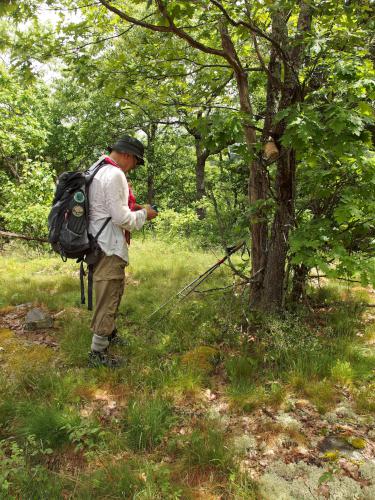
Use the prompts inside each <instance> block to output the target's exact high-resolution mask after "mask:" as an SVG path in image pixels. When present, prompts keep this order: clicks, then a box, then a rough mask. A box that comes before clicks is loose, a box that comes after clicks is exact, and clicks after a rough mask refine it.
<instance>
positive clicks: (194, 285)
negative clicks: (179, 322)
mask: <svg viewBox="0 0 375 500" xmlns="http://www.w3.org/2000/svg"><path fill="white" fill-rule="evenodd" d="M244 245H245V242H244V241H242V242H241V243H238V244H237V245H234V246H233V247H229V248H227V254H226V255H225V256H224V257H223V258H222V259H220V260H218V261H217V262H216V263H215V264H214V265H212V266H211V267H210V268H209V269H207V271H205V272H204V273H202V274H201V275H200V276H198V278H196V279H195V280H193V281H192V282H190V283H188V284H187V285H186V286H185V287H184V288H182V290H180V291H179V292H177V293H176V294H175V295H173V296H172V297H171V298H170V299H168V300H167V301H166V302H164V304H162V305H161V306H160V307H158V308H157V309H156V310H155V311H154V312H153V313H152V314H150V316H148V317H147V318H146V321H148V320H149V319H150V318H152V317H153V316H154V315H155V314H156V313H158V312H159V311H161V309H164V307H165V306H167V305H168V304H170V303H171V302H172V301H173V300H175V299H178V301H177V302H180V301H181V300H183V299H185V298H186V297H188V296H189V295H190V294H191V293H192V292H193V291H194V290H195V289H196V288H197V287H198V286H199V285H200V284H201V283H203V281H205V280H206V279H207V278H208V276H210V275H211V274H212V273H213V272H214V271H215V270H216V269H217V268H218V267H220V266H221V264H223V263H224V262H225V261H226V260H227V259H228V258H229V257H230V256H231V255H232V254H234V253H235V252H237V251H238V250H239V249H240V248H242V247H243V246H244ZM184 292H186V293H185V294H184Z"/></svg>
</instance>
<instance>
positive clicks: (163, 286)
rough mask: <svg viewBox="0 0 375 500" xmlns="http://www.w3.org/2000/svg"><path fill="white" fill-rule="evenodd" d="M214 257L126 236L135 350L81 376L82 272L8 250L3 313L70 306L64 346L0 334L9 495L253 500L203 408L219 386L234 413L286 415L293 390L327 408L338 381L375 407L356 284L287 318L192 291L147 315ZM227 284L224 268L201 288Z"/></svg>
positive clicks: (126, 306) (364, 410)
mask: <svg viewBox="0 0 375 500" xmlns="http://www.w3.org/2000/svg"><path fill="white" fill-rule="evenodd" d="M217 254H219V255H221V251H218V252H217ZM217 254H216V256H215V255H214V254H213V253H211V252H203V251H200V250H197V249H194V247H192V246H191V244H190V243H189V242H187V243H186V242H183V241H180V242H177V243H173V242H171V243H170V244H169V245H166V243H165V242H163V241H158V240H151V239H150V240H146V241H144V242H142V241H141V240H140V239H135V240H133V241H132V245H131V249H130V255H131V264H130V266H129V267H128V268H127V269H126V289H125V296H124V300H123V301H122V304H121V308H120V313H121V314H120V317H119V318H118V326H119V330H120V333H121V334H122V335H124V336H126V338H127V339H128V341H129V345H128V346H127V347H125V348H118V349H117V353H118V354H120V355H122V356H123V357H124V358H125V360H126V363H125V366H124V367H123V368H121V369H119V370H114V371H111V370H108V369H90V368H88V367H87V353H88V351H89V349H90V343H91V332H90V328H89V323H90V313H89V312H88V311H87V309H86V308H85V306H80V305H79V299H80V290H79V278H78V273H77V271H78V266H77V265H76V264H75V263H74V262H67V263H63V262H62V261H61V259H59V257H57V256H55V255H52V254H48V253H43V252H40V253H37V252H35V250H32V251H31V252H29V251H26V252H25V250H24V247H22V245H12V246H11V248H10V249H9V250H8V251H6V252H5V253H3V255H2V256H1V261H2V266H1V267H0V280H1V283H2V284H3V286H2V287H1V288H0V309H1V308H4V309H3V311H2V314H5V313H6V311H8V312H9V311H10V312H12V311H14V309H12V306H15V305H17V304H22V303H31V304H32V305H33V306H44V307H45V308H47V309H49V310H50V311H51V312H57V311H62V310H63V309H64V310H65V311H64V313H63V314H62V315H61V316H60V317H59V319H58V321H56V322H55V327H56V328H55V329H54V330H51V331H50V332H49V334H50V335H51V336H52V337H53V339H54V340H55V341H56V342H57V343H58V345H59V348H58V349H51V348H50V347H47V346H44V345H39V344H36V343H33V342H32V343H30V344H29V343H27V342H25V341H26V340H28V337H27V335H28V334H27V333H26V332H25V333H24V334H22V335H23V336H21V335H20V334H19V333H18V334H15V333H14V332H12V331H10V330H0V346H1V347H2V348H3V349H4V350H3V351H0V361H1V368H2V373H1V374H0V441H1V440H2V445H1V446H3V448H2V449H3V455H4V454H5V457H6V460H5V459H4V460H5V462H6V464H7V465H4V464H3V465H0V478H1V477H3V475H4V474H5V472H4V471H5V468H6V467H7V470H9V471H10V473H8V475H7V478H8V479H7V481H8V483H9V485H8V486H7V488H8V489H7V490H6V494H7V496H6V498H12V497H13V498H52V499H54V498H56V499H57V498H62V497H66V498H142V499H150V500H151V499H159V498H160V499H163V500H164V499H173V498H187V499H188V498H194V495H195V494H196V489H195V488H197V487H198V488H199V487H200V485H204V488H206V489H205V491H207V497H210V495H211V494H212V495H222V496H223V498H234V499H236V498H238V499H240V498H249V499H253V498H254V499H255V498H257V488H256V484H255V483H254V482H253V481H251V480H250V479H249V477H245V476H244V475H243V474H241V473H240V472H239V471H238V467H237V464H236V462H235V458H233V456H232V454H231V452H230V450H229V449H228V447H227V443H230V436H229V435H228V434H229V433H230V432H229V431H228V430H225V429H226V428H225V426H223V427H220V426H219V430H217V429H218V425H217V422H216V421H215V422H214V421H211V420H207V418H208V417H207V412H208V408H209V406H210V405H211V404H215V402H216V401H218V399H214V400H213V401H212V402H208V400H207V394H210V391H211V393H214V394H215V395H217V398H223V399H224V400H225V401H226V402H229V408H228V414H229V415H228V416H235V418H237V417H238V418H239V419H241V418H242V416H244V415H246V414H247V415H249V414H250V415H251V414H252V412H254V411H255V410H257V409H259V408H264V407H266V408H270V409H271V411H274V410H275V411H276V410H277V409H278V408H279V407H281V408H283V406H282V405H285V404H287V403H288V398H289V396H290V395H292V396H293V397H296V396H297V397H303V398H307V399H309V400H310V401H311V403H313V404H314V405H315V406H316V408H317V409H318V410H319V411H320V412H322V413H324V412H326V411H328V410H330V409H331V408H332V406H333V405H335V404H336V403H338V402H339V401H340V398H342V397H343V396H342V394H343V390H342V388H343V387H345V391H349V392H350V395H351V399H352V401H353V402H354V403H353V404H354V405H355V409H356V410H357V411H358V412H359V413H361V414H364V415H366V414H370V413H371V412H373V411H374V409H375V403H374V398H373V394H374V393H375V391H374V387H373V386H374V383H375V381H374V368H375V354H374V350H373V344H372V345H371V342H373V336H374V331H375V330H374V328H373V325H371V324H367V326H365V325H364V324H363V320H362V314H363V306H362V305H361V302H364V293H365V292H363V291H361V292H360V293H359V292H358V293H357V292H356V291H355V292H353V293H351V294H349V293H348V290H347V288H344V287H343V286H342V285H341V284H334V285H333V286H332V287H330V288H321V289H313V290H312V291H311V294H310V297H309V298H308V302H309V304H310V305H312V306H315V305H320V306H321V305H325V306H327V307H321V308H319V309H315V310H314V309H313V310H309V309H303V308H301V309H300V310H299V311H298V313H294V314H286V315H285V316H284V317H283V318H280V317H264V316H262V315H259V314H255V313H253V312H249V311H247V310H246V308H247V303H248V302H247V299H248V297H247V295H246V293H247V292H246V290H247V289H246V288H244V289H243V290H241V289H240V288H239V289H238V290H236V294H233V293H232V292H231V289H227V290H226V291H225V293H224V292H213V293H212V294H192V295H191V296H190V297H189V298H188V299H185V300H183V301H181V302H180V303H178V304H175V303H173V304H172V307H171V308H170V310H169V309H168V308H167V309H166V310H163V311H161V312H160V313H158V314H156V315H155V316H153V317H152V318H151V319H148V316H149V315H150V314H151V313H152V312H153V311H154V310H155V309H156V308H157V307H158V306H159V305H160V304H162V303H163V302H165V301H166V300H168V299H169V298H170V297H171V296H173V295H174V294H175V293H176V292H177V291H178V290H179V289H181V288H182V287H183V286H185V285H186V284H187V283H188V282H190V281H192V280H193V279H194V278H195V277H197V276H198V275H199V274H200V273H201V272H203V271H204V270H205V269H207V268H208V267H210V266H211V265H212V264H213V263H214V262H216V260H217V256H218V255H217ZM231 283H232V277H231V275H230V273H229V270H228V269H227V268H225V267H223V268H221V269H220V270H219V271H218V272H217V273H215V274H214V275H213V276H212V277H211V278H210V280H208V281H207V283H205V284H204V285H202V287H201V288H203V289H204V288H214V287H220V286H225V285H228V284H231ZM344 295H345V297H346V298H347V301H346V302H343V301H342V299H343V296H344ZM329 304H331V305H329ZM328 306H329V307H328ZM166 313H168V314H166ZM34 340H35V339H34ZM215 397H216V396H215ZM112 400H115V401H116V405H117V406H116V407H115V408H114V409H112V410H110V409H108V408H107V406H106V405H108V404H109V403H110V402H111V401H112ZM108 402H109V403H108ZM103 408H104V410H103ZM106 408H107V410H106ZM272 409H274V410H272ZM106 412H107V413H106ZM180 431H181V433H180ZM30 440H31V442H32V441H33V440H34V441H33V442H34V444H33V445H31V444H30ZM28 443H29V444H28ZM12 447H13V448H14V451H12ZM49 448H51V450H52V457H50V456H49V455H48V453H46V452H45V451H46V449H49ZM52 458H53V460H52ZM9 461H10V462H9ZM70 461H71V463H70ZM75 461H78V465H77V464H76V462H75ZM5 462H4V463H5ZM56 463H57V464H58V465H56ZM166 463H167V464H168V465H166ZM51 464H55V465H51ZM1 467H2V468H1ZM71 471H74V472H71ZM190 483H191V484H190ZM1 487H2V486H1ZM202 487H203V486H202ZM0 498H1V496H0Z"/></svg>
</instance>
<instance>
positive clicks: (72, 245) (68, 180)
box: [48, 159, 111, 310]
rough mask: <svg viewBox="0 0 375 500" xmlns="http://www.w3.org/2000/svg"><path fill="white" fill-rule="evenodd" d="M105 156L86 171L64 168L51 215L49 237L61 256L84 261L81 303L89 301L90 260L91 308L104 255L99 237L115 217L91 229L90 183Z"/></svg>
mask: <svg viewBox="0 0 375 500" xmlns="http://www.w3.org/2000/svg"><path fill="white" fill-rule="evenodd" d="M105 164H106V163H105V160H103V159H102V160H99V161H97V162H96V163H94V164H93V165H92V166H91V167H90V168H89V169H88V170H87V171H86V172H63V173H62V174H61V175H60V176H59V177H58V180H57V185H56V191H55V196H54V199H53V202H52V208H51V211H50V213H49V216H48V231H49V232H48V241H49V242H50V243H51V245H52V248H53V250H55V252H57V253H59V254H60V255H61V258H62V259H63V260H64V261H66V260H67V259H76V260H77V262H80V263H81V268H80V280H81V303H82V304H84V303H85V290H84V276H85V274H86V273H85V271H84V268H83V262H86V263H87V264H88V309H89V310H91V309H92V273H93V266H94V264H95V263H96V262H97V261H98V260H99V258H100V255H101V250H100V247H99V245H98V243H97V241H98V238H99V236H100V234H101V232H102V231H103V229H104V228H105V227H106V225H107V224H108V222H109V221H110V220H111V218H110V217H108V218H107V219H106V220H105V221H104V223H103V225H102V227H101V228H100V230H99V232H98V233H97V234H96V235H95V236H93V235H92V234H90V233H89V196H88V195H89V187H90V184H91V182H92V181H93V179H94V177H95V175H96V174H97V172H98V171H99V170H100V169H101V168H102V167H103V166H104V165H105Z"/></svg>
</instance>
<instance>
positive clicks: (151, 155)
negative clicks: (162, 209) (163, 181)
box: [145, 123, 158, 205]
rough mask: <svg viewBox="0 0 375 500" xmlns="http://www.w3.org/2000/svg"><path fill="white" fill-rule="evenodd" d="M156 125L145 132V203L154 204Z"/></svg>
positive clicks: (152, 125) (153, 124)
mask: <svg viewBox="0 0 375 500" xmlns="http://www.w3.org/2000/svg"><path fill="white" fill-rule="evenodd" d="M157 128H158V126H157V124H156V123H151V124H150V126H149V127H148V129H147V130H145V132H146V134H147V203H148V204H149V205H153V204H154V198H155V175H154V167H155V137H156V132H157Z"/></svg>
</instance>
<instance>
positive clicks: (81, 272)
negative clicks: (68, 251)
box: [79, 261, 86, 304]
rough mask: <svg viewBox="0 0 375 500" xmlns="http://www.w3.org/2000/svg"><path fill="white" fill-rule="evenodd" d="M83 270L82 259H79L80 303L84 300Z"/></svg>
mask: <svg viewBox="0 0 375 500" xmlns="http://www.w3.org/2000/svg"><path fill="white" fill-rule="evenodd" d="M85 274H86V273H85V270H84V268H83V261H81V265H80V267H79V281H80V283H81V304H84V303H85V302H86V300H85Z"/></svg>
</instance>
